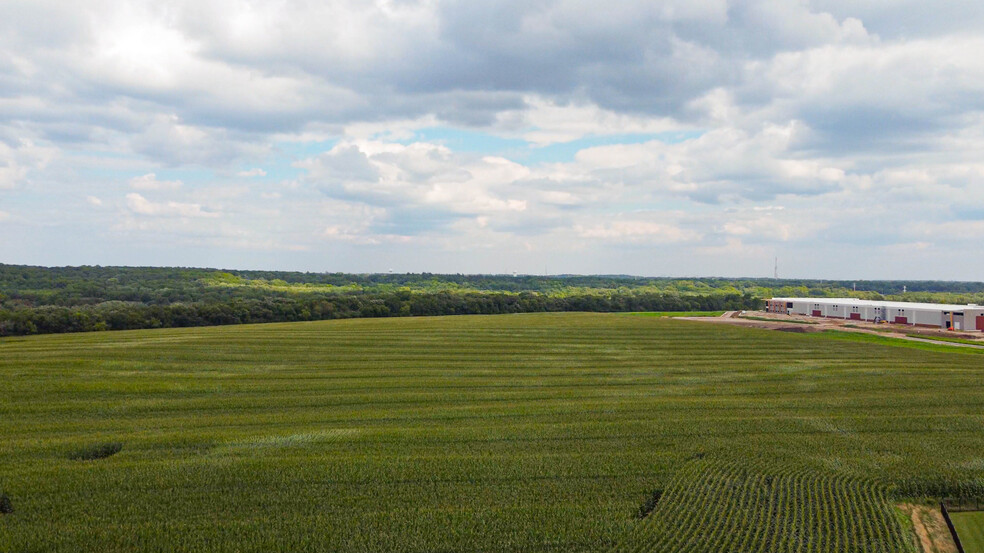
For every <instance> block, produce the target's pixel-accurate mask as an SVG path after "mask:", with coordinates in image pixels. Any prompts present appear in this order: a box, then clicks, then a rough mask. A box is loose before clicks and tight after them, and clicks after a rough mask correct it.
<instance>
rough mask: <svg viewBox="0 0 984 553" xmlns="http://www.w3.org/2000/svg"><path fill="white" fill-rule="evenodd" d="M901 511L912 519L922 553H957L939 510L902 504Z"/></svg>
mask: <svg viewBox="0 0 984 553" xmlns="http://www.w3.org/2000/svg"><path fill="white" fill-rule="evenodd" d="M899 509H902V512H904V513H905V514H906V516H908V517H909V518H911V519H912V527H913V530H915V532H916V542H917V543H918V545H919V550H920V551H921V552H922V553H957V546H956V544H955V543H953V537H952V536H951V535H950V530H949V528H947V526H946V521H944V520H943V515H942V514H941V513H940V510H939V509H938V508H934V507H928V506H926V505H915V504H912V503H902V504H900V505H899Z"/></svg>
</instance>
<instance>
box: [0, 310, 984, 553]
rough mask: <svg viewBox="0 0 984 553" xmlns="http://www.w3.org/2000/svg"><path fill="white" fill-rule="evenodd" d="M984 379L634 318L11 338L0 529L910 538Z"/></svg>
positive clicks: (292, 542) (172, 542) (824, 338)
mask: <svg viewBox="0 0 984 553" xmlns="http://www.w3.org/2000/svg"><path fill="white" fill-rule="evenodd" d="M926 345H928V344H926ZM933 347H934V348H939V347H941V346H933ZM954 349H955V348H949V350H954ZM982 377H984V357H982V356H980V355H966V354H964V353H963V352H962V351H960V352H956V353H953V352H951V351H945V350H939V349H938V350H923V349H910V348H900V347H893V346H892V345H885V344H880V343H869V342H859V341H848V340H842V339H836V338H834V337H832V336H828V335H825V334H821V333H815V334H793V333H783V332H773V331H768V330H760V329H749V328H739V327H732V326H726V325H710V324H705V323H700V322H693V321H679V320H672V319H665V318H659V317H629V316H624V315H618V314H536V315H502V316H468V317H464V316H462V317H438V318H399V319H358V320H344V321H328V322H312V323H288V324H269V325H251V326H228V327H213V328H193V329H168V330H148V331H127V332H109V333H107V332H101V333H88V334H64V335H49V336H34V337H26V338H8V339H3V340H0V493H2V494H3V495H6V496H7V497H8V498H9V500H10V505H11V506H12V508H13V512H11V513H9V514H0V551H4V550H8V551H17V552H21V551H24V552H28V551H66V552H68V551H72V552H74V551H230V552H231V551H379V552H434V551H442V552H451V551H483V552H507V551H508V552H541V551H542V552H546V551H551V552H569V551H583V552H600V551H640V552H641V551H660V552H662V551H668V552H671V551H679V552H684V551H686V552H691V551H693V552H718V551H743V552H755V551H763V552H765V551H769V552H771V551H804V552H806V551H831V552H834V551H837V552H839V551H858V552H862V551H864V552H878V551H906V552H913V551H915V549H914V546H913V541H912V539H911V536H910V531H909V529H908V527H907V525H906V523H905V520H904V518H903V517H901V516H900V514H899V512H898V511H897V510H896V509H895V508H894V506H893V502H896V501H901V500H905V499H909V498H919V497H924V496H925V497H936V496H941V495H949V496H963V497H968V496H972V495H974V494H981V491H982V489H984V424H982V423H984V378H982ZM106 455H108V456H106Z"/></svg>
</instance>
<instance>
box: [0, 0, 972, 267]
mask: <svg viewBox="0 0 984 553" xmlns="http://www.w3.org/2000/svg"><path fill="white" fill-rule="evenodd" d="M982 30H984V8H982V7H981V5H980V3H972V2H963V3H961V2H956V3H952V4H950V3H944V4H939V5H933V8H932V9H928V8H926V7H925V6H923V5H920V4H916V3H915V2H914V1H913V0H899V1H897V2H880V3H879V2H874V3H871V2H869V3H857V2H844V1H842V0H816V1H811V2H775V1H772V0H750V1H748V2H740V3H735V2H727V1H725V0H700V1H685V0H668V1H664V2H658V3H631V2H618V3H614V4H613V5H611V6H607V7H606V9H605V10H598V9H597V6H594V5H592V4H589V3H584V2H579V1H574V0H546V1H544V2H534V3H529V2H525V3H524V2H507V3H506V4H503V3H502V2H492V1H485V0H475V1H473V2H468V3H464V4H462V3H453V2H452V3H443V2H373V3H365V2H358V1H355V0H338V1H333V2H328V3H300V2H284V3H279V4H269V5H265V4H254V5H241V4H236V5H232V4H230V3H228V2H225V1H221V0H204V1H203V0H195V1H191V0H178V1H177V2H171V3H168V4H167V6H166V7H163V6H161V5H160V4H159V3H158V4H155V3H152V2H149V1H143V0H138V1H135V2H130V3H127V4H126V5H124V6H116V5H113V6H110V5H109V4H105V3H101V2H96V3H65V4H62V5H58V4H57V3H55V4H47V3H45V4H36V3H30V2H28V3H0V191H2V192H3V197H2V198H0V202H2V205H0V207H3V209H5V210H6V211H8V212H14V211H16V213H17V217H18V221H21V220H24V221H29V222H31V221H33V222H38V221H44V220H52V219H53V218H55V215H57V219H58V220H60V221H65V222H67V223H71V224H72V225H74V226H76V227H78V228H83V227H85V225H93V227H94V228H99V226H98V224H96V223H93V221H92V220H91V219H87V218H86V217H87V216H88V217H92V218H94V215H93V214H96V215H98V214H99V212H98V211H93V210H78V211H82V212H86V211H88V214H86V213H81V214H77V213H75V211H76V210H75V209H74V208H75V207H77V205H75V203H74V202H77V200H78V198H86V201H87V202H89V203H90V204H91V205H94V206H98V205H100V204H101V203H105V204H106V205H111V204H112V205H115V202H113V201H110V200H108V199H106V198H107V197H106V195H105V194H106V192H105V182H106V181H107V180H108V181H110V182H119V181H121V180H125V179H126V178H128V177H129V176H130V175H143V176H141V177H137V178H135V179H132V180H131V181H129V183H128V187H129V188H130V189H131V191H133V192H134V193H133V194H130V195H128V196H127V197H126V198H125V200H124V201H123V202H122V208H123V214H122V217H123V218H124V222H123V223H121V224H120V226H119V229H121V230H122V231H124V232H127V233H130V235H129V238H130V240H129V241H128V242H127V244H126V245H118V246H117V247H119V248H120V251H125V252H128V253H126V254H122V253H121V254H120V256H119V257H118V258H120V259H122V258H125V257H126V256H127V255H129V256H131V257H132V256H133V255H143V254H142V252H143V251H145V250H144V248H143V247H144V246H146V245H147V244H149V243H160V244H172V243H177V244H182V245H183V246H186V245H196V244H197V245H198V246H199V247H200V248H201V249H202V250H206V249H208V248H221V247H222V245H227V246H228V247H230V248H236V249H239V248H245V247H246V245H247V244H253V245H255V246H256V247H257V248H260V249H259V250H257V251H260V250H263V251H268V250H269V251H273V249H274V248H277V247H282V248H283V249H284V251H285V252H286V251H303V250H304V248H308V249H309V251H311V252H312V254H311V258H310V259H315V260H317V261H315V262H313V263H323V262H324V261H323V260H324V259H327V258H330V259H344V260H346V263H351V266H350V267H351V268H353V269H361V268H362V267H364V266H367V264H369V265H371V263H373V259H374V258H373V257H372V256H371V255H367V254H363V253H362V252H360V251H359V249H358V248H357V247H356V246H361V245H367V244H373V245H375V246H376V247H378V248H373V249H374V250H377V249H378V250H379V251H383V250H385V257H386V259H390V258H400V256H401V255H405V256H406V258H405V259H408V260H409V261H407V262H408V263H409V262H411V261H412V262H418V263H419V264H420V265H419V267H420V268H421V269H428V270H433V269H434V268H435V267H430V266H428V263H437V262H438V261H439V260H447V259H452V258H456V257H460V258H461V259H469V260H471V261H470V262H471V263H473V266H474V267H475V268H480V267H486V266H488V265H487V264H489V263H491V261H490V260H493V259H497V258H510V259H511V258H513V256H514V254H515V256H517V257H519V258H522V255H525V253H524V252H528V254H529V257H528V258H526V259H527V261H526V262H527V263H529V264H532V265H539V264H540V262H541V258H543V257H547V256H550V255H552V254H551V252H564V253H557V254H556V255H564V256H566V257H564V259H563V261H562V262H563V263H569V264H571V266H572V267H580V268H582V270H588V271H595V272H611V271H613V270H614V271H622V270H625V271H630V270H639V271H643V270H660V267H659V266H657V265H642V264H641V263H642V262H641V261H640V262H639V263H640V264H638V265H634V264H633V263H636V262H635V261H634V260H635V259H637V258H638V256H630V255H619V252H620V251H623V250H621V249H620V248H630V249H631V248H653V249H657V250H659V251H662V252H666V253H667V255H666V256H664V257H673V258H675V259H679V260H682V261H681V263H683V264H684V265H686V266H687V267H692V269H689V268H688V269H683V268H681V269H680V270H687V271H690V270H699V269H706V270H707V271H710V272H716V273H718V274H720V273H722V272H725V271H742V270H746V269H748V268H755V267H757V265H755V264H754V263H757V262H756V261H755V259H756V256H760V257H762V259H764V260H766V261H768V260H770V259H771V258H772V257H773V256H774V254H775V253H776V250H777V249H782V248H784V247H787V248H790V249H793V250H795V251H812V252H819V253H818V255H817V256H816V259H820V257H819V254H822V253H823V252H828V253H830V252H833V253H835V254H836V255H837V256H838V258H840V257H842V256H843V257H853V258H855V259H858V260H862V261H863V262H866V263H870V269H867V270H870V271H872V272H873V273H872V274H873V276H885V277H887V276H895V275H891V274H886V272H890V269H891V267H893V265H892V264H891V259H885V258H879V257H878V256H881V255H888V254H887V253H886V252H889V251H891V248H893V247H895V246H894V245H896V244H902V245H909V246H898V247H910V246H911V247H912V248H916V246H915V245H918V244H932V245H933V246H932V248H927V249H921V250H920V249H917V250H915V251H916V254H917V255H919V256H923V257H921V258H920V259H923V260H932V263H930V262H928V261H927V262H925V263H914V264H913V266H922V267H926V268H925V269H920V270H925V271H926V272H927V274H928V273H929V272H931V271H933V270H935V269H933V267H943V266H949V264H947V263H945V261H946V260H945V259H944V258H943V257H942V256H944V255H951V256H952V257H951V258H950V261H951V262H952V264H953V266H960V267H963V269H961V270H963V271H964V273H962V274H966V275H970V276H973V275H977V274H979V269H980V267H978V266H971V265H969V264H970V263H979V262H977V261H973V262H970V261H967V262H965V261H964V260H965V259H966V258H967V257H968V256H963V255H960V254H958V253H956V252H957V251H958V250H960V249H961V248H962V249H963V250H966V248H967V247H968V243H967V239H965V238H964V236H966V233H962V232H959V231H960V230H961V229H970V233H971V234H974V233H975V232H976V230H977V226H979V224H980V221H984V209H981V208H979V207H976V206H980V205H984V187H982V186H981V185H980V184H981V182H984V180H982V179H984V162H981V160H980V152H981V151H984V104H982V102H981V100H980V99H981V98H982V97H984V61H982V58H981V56H979V55H978V54H977V52H979V51H981V50H982V49H984V40H982V39H981V36H982ZM676 131H686V132H685V133H680V134H679V135H677V136H672V135H671V134H670V133H673V132H676ZM621 135H635V138H634V139H632V140H626V141H624V142H626V143H620V142H622V138H621ZM645 135H658V136H661V137H662V140H650V141H648V142H644V143H638V144H637V143H633V142H635V141H637V140H639V139H640V138H641V137H642V136H645ZM427 136H434V137H439V138H423V137H427ZM681 138H687V139H686V140H681ZM582 139H587V140H585V143H596V144H607V145H599V146H595V147H590V148H585V149H582V150H581V151H579V152H576V153H575V152H574V151H573V150H574V148H575V146H574V145H576V144H578V142H575V141H578V140H582ZM589 141H593V142H589ZM324 149H327V151H322V150H324ZM572 158H573V159H572ZM292 164H293V167H291V165H292ZM174 170H181V171H188V172H194V173H197V174H205V175H210V177H207V178H204V179H201V180H199V179H197V178H196V186H194V187H193V188H194V190H188V191H186V190H185V188H187V187H182V186H181V185H180V181H176V180H158V179H157V175H167V174H171V173H170V172H169V171H174ZM292 171H293V172H295V173H296V174H290V173H291V172H292ZM181 174H184V173H181ZM282 174H286V175H287V176H284V177H282V178H281V177H280V175H282ZM107 175H109V176H108V177H107ZM121 175H126V177H122V176H121ZM269 175H274V176H277V177H278V178H276V179H274V178H266V179H250V178H249V177H269ZM237 177H239V178H237ZM273 181H279V182H273ZM179 193H180V194H179ZM156 194H162V195H166V199H165V198H163V197H158V196H156ZM39 195H41V196H43V197H44V198H45V201H44V202H38V201H37V197H38V196H39ZM40 204H44V205H43V207H39V205H40ZM206 206H207V207H206ZM220 214H221V216H220ZM8 218H9V217H8ZM37 224H40V223H37ZM859 225H861V226H860V227H859ZM948 225H949V226H948ZM73 228H74V227H73ZM858 228H863V229H864V232H859V231H858V230H857V229H858ZM45 232H47V231H39V232H37V233H33V234H32V236H31V239H32V240H36V242H37V243H36V244H32V245H30V246H29V247H28V246H24V247H25V248H28V249H30V250H34V251H52V252H57V251H58V248H57V247H49V246H51V245H54V244H60V243H62V242H64V240H60V239H59V238H60V237H58V236H54V235H53V234H51V232H54V231H50V232H49V233H48V234H45ZM80 234H81V235H85V236H88V234H91V236H92V238H87V239H90V240H92V241H93V246H92V251H95V252H101V251H102V250H103V246H104V244H98V245H96V244H95V241H96V240H99V236H100V234H99V233H97V232H93V233H88V234H87V233H80ZM172 238H175V239H174V240H171V239H172ZM80 240H82V238H80ZM0 243H2V241H0ZM408 245H412V247H408ZM4 247H6V249H2V248H4ZM14 247H15V246H11V245H10V244H3V245H0V254H9V253H10V252H11V251H13V250H12V248H14ZM401 247H402V249H401ZM65 248H67V246H66V247H65ZM332 248H343V249H332ZM344 248H349V249H344ZM386 248H390V249H386ZM181 249H182V250H183V251H184V250H187V249H188V248H181ZM930 250H932V251H933V252H935V253H932V255H935V256H937V257H933V258H930V257H929V256H930V255H931V253H930ZM18 251H20V250H18ZM211 251H219V250H211ZM327 251H331V252H332V253H339V252H342V253H341V254H339V255H333V256H329V255H322V254H324V253H325V252H327ZM476 251H481V252H483V253H482V254H481V255H478V254H473V252H476ZM572 251H574V252H576V255H572V254H571V252H572ZM134 252H137V253H136V254H134ZM515 252H519V253H515ZM941 252H944V253H941ZM73 253H74V252H73ZM670 254H672V255H670ZM52 255H55V254H54V253H53V254H52ZM176 255H177V254H176ZM469 256H473V257H469ZM701 256H703V257H701ZM786 256H787V257H788V256H790V254H788V253H787V254H786ZM7 257H9V255H7ZM141 259H144V258H141ZM241 259H245V260H247V261H249V262H252V258H241ZM270 259H271V261H270V262H269V263H270V264H271V266H273V265H276V264H278V263H280V260H279V259H276V258H270ZM702 259H706V262H705V261H702ZM715 259H717V261H715ZM810 259H812V258H807V259H806V260H805V261H803V262H802V263H803V265H802V266H803V267H813V268H815V270H816V271H827V270H830V271H834V270H835V269H829V268H828V265H827V264H823V263H820V262H817V261H811V260H810ZM629 260H633V261H629ZM448 263H449V267H450V268H452V269H455V270H466V269H468V267H467V266H462V267H457V266H453V265H452V264H451V262H448ZM463 263H464V262H463ZM702 263H703V264H702ZM715 263H716V264H715ZM743 263H747V264H743ZM810 263H812V265H810ZM961 263H967V264H968V265H966V266H964V265H960V264H961ZM557 264H558V265H559V263H557ZM613 264H614V265H613ZM623 264H624V268H622V265H623ZM767 265H770V264H768V263H767ZM854 265H857V266H860V265H861V263H860V262H859V263H858V264H854ZM528 268H529V267H528ZM532 268H533V269H535V270H536V272H539V271H540V268H539V267H532ZM558 268H560V267H558ZM633 268H635V269H633ZM510 269H515V267H511V268H510ZM520 269H522V267H520ZM901 269H902V270H910V269H908V268H907V267H902V268H901ZM836 270H840V269H836ZM912 270H913V271H915V269H912ZM803 272H804V273H809V270H808V269H804V270H803ZM818 274H819V273H818ZM930 276H932V275H930ZM946 276H947V277H951V276H954V275H951V274H948V275H946ZM975 278H976V277H975Z"/></svg>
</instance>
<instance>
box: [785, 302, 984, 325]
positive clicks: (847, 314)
mask: <svg viewBox="0 0 984 553" xmlns="http://www.w3.org/2000/svg"><path fill="white" fill-rule="evenodd" d="M765 310H766V311H768V312H769V313H784V314H786V315H807V316H813V317H829V318H834V319H853V320H857V321H869V322H879V321H886V322H889V323H896V324H908V325H914V326H925V327H933V328H942V329H953V330H984V306H980V305H976V304H968V305H952V304H945V303H910V302H904V301H872V300H859V299H855V298H772V299H770V300H766V302H765Z"/></svg>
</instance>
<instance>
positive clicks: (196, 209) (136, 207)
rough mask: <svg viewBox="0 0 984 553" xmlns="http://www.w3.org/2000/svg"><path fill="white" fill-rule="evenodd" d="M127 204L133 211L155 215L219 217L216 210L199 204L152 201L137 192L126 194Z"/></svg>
mask: <svg viewBox="0 0 984 553" xmlns="http://www.w3.org/2000/svg"><path fill="white" fill-rule="evenodd" d="M126 206H127V207H128V208H129V209H130V211H131V212H133V213H136V214H139V215H150V216H155V217H218V216H219V215H220V214H219V213H218V212H214V211H206V210H204V209H202V206H201V205H199V204H191V203H181V202H174V201H167V202H152V201H150V200H148V199H147V198H144V197H143V196H141V195H140V194H137V193H136V192H131V193H129V194H127V195H126Z"/></svg>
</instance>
